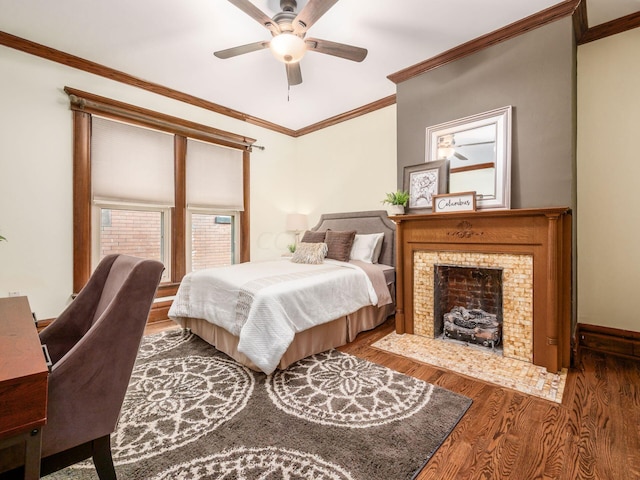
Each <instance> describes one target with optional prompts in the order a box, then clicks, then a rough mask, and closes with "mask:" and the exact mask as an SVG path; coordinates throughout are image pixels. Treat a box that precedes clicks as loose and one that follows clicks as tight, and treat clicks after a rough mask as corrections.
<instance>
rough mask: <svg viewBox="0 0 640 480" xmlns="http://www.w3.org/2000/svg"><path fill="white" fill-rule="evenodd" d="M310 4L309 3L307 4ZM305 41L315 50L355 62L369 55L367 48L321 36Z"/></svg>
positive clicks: (309, 47) (308, 46)
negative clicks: (321, 38)
mask: <svg viewBox="0 0 640 480" xmlns="http://www.w3.org/2000/svg"><path fill="white" fill-rule="evenodd" d="M307 5H308V4H307ZM304 43H306V44H307V48H308V49H309V50H312V51H314V52H319V53H326V54H327V55H333V56H334V57H340V58H346V59H347V60H353V61H354V62H361V61H363V60H364V59H365V58H366V57H367V53H368V52H367V49H366V48H360V47H354V46H352V45H346V44H344V43H336V42H330V41H329V40H320V39H319V38H307V39H306V40H305V41H304Z"/></svg>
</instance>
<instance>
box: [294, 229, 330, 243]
mask: <svg viewBox="0 0 640 480" xmlns="http://www.w3.org/2000/svg"><path fill="white" fill-rule="evenodd" d="M325 233H326V232H324V231H323V232H316V231H313V230H307V231H306V232H304V235H303V236H302V240H300V241H301V242H304V243H323V242H324V235H325Z"/></svg>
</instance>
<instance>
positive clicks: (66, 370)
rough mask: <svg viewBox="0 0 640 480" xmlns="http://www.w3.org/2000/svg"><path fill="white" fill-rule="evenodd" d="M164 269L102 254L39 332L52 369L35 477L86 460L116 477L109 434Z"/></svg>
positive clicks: (107, 476) (149, 262)
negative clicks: (59, 311)
mask: <svg viewBox="0 0 640 480" xmlns="http://www.w3.org/2000/svg"><path fill="white" fill-rule="evenodd" d="M163 269H164V267H163V265H162V263H160V262H158V261H155V260H144V259H140V258H135V257H130V256H126V255H110V256H107V257H105V258H104V259H103V260H102V261H101V262H100V264H99V265H98V267H97V268H96V270H95V271H94V273H93V274H92V276H91V278H90V279H89V282H88V283H87V285H86V286H85V287H84V288H83V289H82V290H81V291H80V293H79V294H78V296H77V297H76V298H75V300H73V301H72V302H71V303H70V304H69V306H68V308H67V309H66V310H65V311H64V312H62V314H60V316H59V317H58V318H57V319H56V320H55V321H54V322H52V323H51V325H49V326H48V327H47V328H45V329H44V330H43V331H42V332H41V333H40V340H41V342H42V343H43V344H46V346H47V349H48V351H49V354H50V356H51V360H52V364H53V365H52V368H51V373H50V375H49V391H48V394H49V398H48V410H47V424H46V425H45V426H44V428H43V430H42V454H41V458H42V461H41V475H46V474H48V473H51V472H54V471H56V470H59V469H61V468H64V467H66V466H68V465H71V464H73V463H76V462H78V461H81V460H84V459H87V458H90V457H93V461H94V464H95V467H96V470H97V471H98V476H99V477H100V479H101V480H105V479H115V478H116V474H115V470H114V467H113V461H112V458H111V446H110V435H111V433H112V432H113V431H114V430H115V427H116V423H117V420H118V416H119V414H120V409H121V407H122V403H123V400H124V396H125V392H126V390H127V386H128V384H129V380H130V377H131V372H132V370H133V366H134V362H135V359H136V355H137V353H138V348H139V346H140V342H141V340H142V335H143V332H144V327H145V324H146V321H147V317H148V315H149V311H150V309H151V305H152V302H153V298H154V296H155V292H156V289H157V287H158V284H159V283H160V277H161V275H162V271H163Z"/></svg>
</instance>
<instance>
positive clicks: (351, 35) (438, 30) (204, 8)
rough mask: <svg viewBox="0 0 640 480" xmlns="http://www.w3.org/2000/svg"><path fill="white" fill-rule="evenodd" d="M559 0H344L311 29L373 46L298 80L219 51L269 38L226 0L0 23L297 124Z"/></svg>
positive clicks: (596, 0)
mask: <svg viewBox="0 0 640 480" xmlns="http://www.w3.org/2000/svg"><path fill="white" fill-rule="evenodd" d="M306 1H307V0H299V2H298V11H299V10H300V9H301V8H302V7H303V6H304V5H305V4H306ZM558 1H559V0H483V1H478V0H429V1H425V0H395V1H393V2H391V1H389V0H340V1H339V2H338V3H337V4H336V5H334V6H333V7H332V8H331V9H330V10H329V11H328V12H327V13H326V14H325V15H324V16H322V17H321V18H320V19H319V20H318V21H317V23H316V24H314V25H313V26H312V27H311V28H310V29H309V32H308V36H309V37H317V38H321V39H325V40H331V41H335V42H340V43H346V44H351V45H356V46H360V47H364V48H367V49H368V51H369V54H368V56H367V58H366V59H365V60H364V61H363V62H362V63H356V62H351V61H348V60H343V59H340V58H337V57H332V56H329V55H323V54H319V53H316V52H308V53H307V55H306V56H305V57H304V58H303V59H302V61H301V64H300V65H301V68H302V77H303V83H302V84H301V85H298V86H293V87H291V90H290V92H288V91H287V80H286V75H285V69H284V65H283V64H281V63H279V62H278V61H276V60H275V59H274V58H273V57H272V56H271V53H270V52H269V51H268V50H262V51H257V52H252V53H249V54H246V55H241V56H238V57H234V58H231V59H227V60H221V59H218V58H216V57H214V56H213V52H214V51H217V50H222V49H226V48H230V47H234V46H237V45H243V44H247V43H252V42H256V41H260V40H269V39H270V38H271V35H270V33H269V31H268V30H267V29H266V28H264V27H262V26H261V25H260V24H259V23H258V22H256V21H255V20H254V19H252V18H250V17H249V16H247V15H246V14H244V13H243V12H242V11H240V10H239V9H238V8H236V7H235V6H233V5H232V4H231V3H229V2H228V1H226V0H181V1H179V2H178V1H176V0H135V1H132V0H107V1H105V0H55V1H54V0H0V30H1V31H4V32H6V33H10V34H12V35H16V36H18V37H21V38H24V39H27V40H31V41H34V42H37V43H40V44H44V45H46V46H49V47H52V48H55V49H57V50H61V51H63V52H66V53H69V54H72V55H76V56H79V57H81V58H84V59H86V60H91V61H93V62H96V63H99V64H102V65H105V66H108V67H110V68H113V69H115V70H119V71H122V72H125V73H127V74H130V75H133V76H136V77H139V78H142V79H144V80H147V81H150V82H154V83H157V84H161V85H164V86H166V87H170V88H172V89H175V90H178V91H181V92H184V93H187V94H190V95H193V96H196V97H199V98H202V99H204V100H207V101H210V102H214V103H216V104H219V105H221V106H224V107H228V108H231V109H234V110H237V111H240V112H242V113H245V114H248V115H251V116H254V117H257V118H260V119H262V120H266V121H269V122H272V123H275V124H277V125H280V126H283V127H285V128H289V129H294V130H297V129H300V128H303V127H306V126H309V125H312V124H314V123H317V122H320V121H322V120H325V119H327V118H330V117H333V116H335V115H339V114H341V113H344V112H347V111H349V110H352V109H355V108H358V107H361V106H363V105H366V104H368V103H371V102H374V101H376V100H380V99H382V98H384V97H387V96H389V95H392V94H394V93H395V89H396V86H395V84H394V83H392V82H391V81H390V80H388V79H387V75H389V74H392V73H395V72H397V71H399V70H402V69H403V68H406V67H409V66H412V65H415V64H416V63H420V62H422V61H424V60H426V59H429V58H431V57H434V56H436V55H438V54H440V53H442V52H444V51H446V50H448V49H450V48H452V47H455V46H456V45H459V44H461V43H464V42H466V41H469V40H472V39H474V38H476V37H479V36H481V35H484V34H486V33H489V32H491V31H494V30H496V29H499V28H501V27H504V26H506V25H508V24H510V23H512V22H515V21H517V20H519V19H521V18H524V17H526V16H529V15H532V14H535V13H537V12H539V11H541V10H544V9H545V8H548V7H550V6H552V5H555V4H557V3H558ZM252 2H253V3H254V4H255V5H256V6H257V7H258V8H260V9H261V10H262V11H263V12H265V13H266V14H267V15H268V16H270V17H271V16H273V15H274V14H275V13H277V12H278V11H280V8H279V0H252ZM587 7H588V8H587V12H588V19H589V26H594V25H598V24H600V23H604V22H607V21H610V20H613V19H616V18H619V17H621V16H624V15H628V14H630V13H633V12H636V11H640V0H588V4H587Z"/></svg>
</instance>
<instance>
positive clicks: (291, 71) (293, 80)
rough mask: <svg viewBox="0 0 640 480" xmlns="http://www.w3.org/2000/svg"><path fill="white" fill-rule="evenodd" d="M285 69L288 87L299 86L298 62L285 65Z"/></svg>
mask: <svg viewBox="0 0 640 480" xmlns="http://www.w3.org/2000/svg"><path fill="white" fill-rule="evenodd" d="M284 65H285V67H286V68H287V81H288V82H289V86H291V85H300V84H301V83H302V71H301V70H300V62H295V63H285V64H284Z"/></svg>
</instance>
